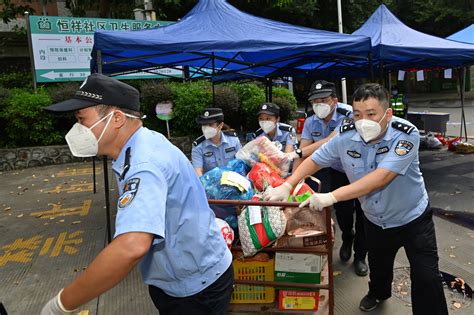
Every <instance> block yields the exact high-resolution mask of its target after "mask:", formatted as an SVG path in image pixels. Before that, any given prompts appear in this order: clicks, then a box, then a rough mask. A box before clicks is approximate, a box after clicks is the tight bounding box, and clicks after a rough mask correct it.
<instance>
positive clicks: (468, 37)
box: [446, 24, 474, 44]
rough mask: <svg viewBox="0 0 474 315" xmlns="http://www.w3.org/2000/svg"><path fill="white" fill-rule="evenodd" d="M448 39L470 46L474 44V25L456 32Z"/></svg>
mask: <svg viewBox="0 0 474 315" xmlns="http://www.w3.org/2000/svg"><path fill="white" fill-rule="evenodd" d="M446 38H447V39H450V40H455V41H457V42H463V43H468V44H474V24H471V25H470V26H468V27H466V28H464V29H462V30H460V31H459V32H456V33H454V34H452V35H450V36H448V37H446Z"/></svg>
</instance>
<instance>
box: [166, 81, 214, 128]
mask: <svg viewBox="0 0 474 315" xmlns="http://www.w3.org/2000/svg"><path fill="white" fill-rule="evenodd" d="M169 87H170V88H171V91H173V100H174V101H173V119H172V120H170V125H171V133H172V134H173V135H175V136H183V135H190V134H191V135H197V134H199V133H200V132H201V130H200V128H199V126H198V125H197V124H196V117H197V116H198V114H199V112H200V111H201V110H202V109H203V108H206V107H210V106H212V91H211V84H210V83H209V82H207V81H197V82H186V83H169Z"/></svg>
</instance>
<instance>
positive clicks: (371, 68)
mask: <svg viewBox="0 0 474 315" xmlns="http://www.w3.org/2000/svg"><path fill="white" fill-rule="evenodd" d="M369 75H370V81H372V82H374V64H373V61H372V53H371V52H369Z"/></svg>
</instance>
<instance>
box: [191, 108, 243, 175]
mask: <svg viewBox="0 0 474 315" xmlns="http://www.w3.org/2000/svg"><path fill="white" fill-rule="evenodd" d="M196 122H197V123H198V124H199V125H201V128H202V136H200V137H198V138H197V139H196V140H194V142H193V149H192V152H191V159H192V162H193V166H194V170H195V171H196V173H197V175H198V176H201V175H202V174H204V173H205V172H207V171H209V170H211V169H213V168H214V167H217V166H225V165H226V164H227V162H229V161H230V160H232V159H234V158H235V154H236V153H237V151H239V150H240V148H241V147H242V145H241V144H240V140H239V138H238V137H237V134H236V133H235V132H234V131H231V130H229V129H230V128H229V126H227V125H226V124H224V113H223V112H222V109H221V108H204V109H203V110H202V112H201V113H200V114H199V116H198V117H197V118H196Z"/></svg>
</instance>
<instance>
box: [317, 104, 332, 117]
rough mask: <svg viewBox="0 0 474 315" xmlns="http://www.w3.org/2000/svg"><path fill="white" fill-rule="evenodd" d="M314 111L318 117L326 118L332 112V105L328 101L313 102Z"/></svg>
mask: <svg viewBox="0 0 474 315" xmlns="http://www.w3.org/2000/svg"><path fill="white" fill-rule="evenodd" d="M313 111H314V114H315V115H316V116H317V117H318V118H320V119H324V118H326V117H327V116H328V115H329V114H330V113H331V105H329V104H327V103H316V104H313Z"/></svg>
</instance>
